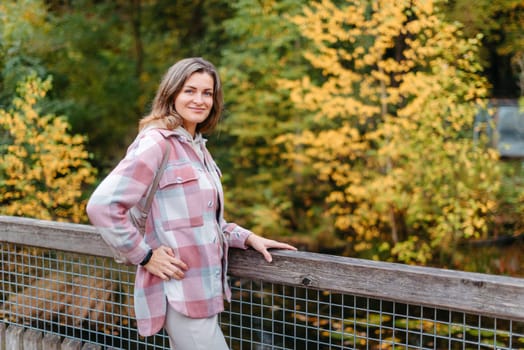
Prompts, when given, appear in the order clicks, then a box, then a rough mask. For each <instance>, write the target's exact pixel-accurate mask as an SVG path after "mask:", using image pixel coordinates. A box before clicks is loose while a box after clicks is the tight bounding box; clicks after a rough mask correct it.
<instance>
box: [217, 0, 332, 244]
mask: <svg viewBox="0 0 524 350" xmlns="http://www.w3.org/2000/svg"><path fill="white" fill-rule="evenodd" d="M305 3H306V2H297V1H294V0H290V1H274V0H265V1H254V0H241V1H236V2H234V3H232V4H231V6H232V8H233V10H234V16H232V17H231V18H230V19H228V20H226V21H225V22H224V30H225V35H226V36H227V37H228V42H229V43H230V44H229V45H225V46H224V48H223V49H222V55H223V58H222V60H221V62H220V64H219V67H220V70H221V75H222V78H223V84H224V90H225V96H226V105H227V108H226V115H225V119H224V122H223V124H222V125H221V126H220V131H219V132H218V133H217V136H216V137H212V141H213V142H211V144H212V145H216V146H213V147H214V153H215V154H217V156H218V157H217V158H218V161H219V163H220V165H221V166H222V167H223V169H224V170H225V179H224V180H225V181H224V182H225V186H226V187H227V188H228V189H227V191H226V194H227V196H228V206H227V208H235V210H233V211H231V213H230V214H231V217H232V218H234V219H235V220H236V221H238V222H243V223H244V225H246V226H249V227H250V228H252V229H253V230H254V231H256V232H259V233H262V234H264V235H269V236H273V237H275V236H286V235H288V236H289V235H292V234H293V235H295V237H300V236H301V237H302V238H303V239H304V238H306V237H307V240H309V241H310V242H314V241H315V237H316V233H317V232H318V228H319V227H320V226H321V225H319V223H318V222H316V221H313V220H307V219H306V218H310V219H311V218H315V216H314V215H312V213H313V212H315V211H322V208H318V207H314V206H312V204H313V203H321V202H320V201H319V200H318V198H316V196H318V193H319V191H318V189H317V188H314V187H312V186H311V182H308V181H306V178H305V174H298V173H295V174H292V173H291V172H290V168H289V166H288V164H287V163H286V162H285V161H283V159H282V158H281V153H282V151H283V148H282V147H281V146H280V145H279V144H277V143H276V142H275V141H276V139H277V137H278V136H279V135H281V134H282V133H285V132H289V131H292V130H295V127H296V126H295V124H297V123H298V124H303V123H304V119H305V118H304V116H303V115H302V114H299V113H296V110H295V109H294V108H293V107H292V105H291V103H290V100H289V94H288V91H286V90H284V89H280V86H279V84H278V81H279V79H296V78H298V77H301V76H303V75H304V74H307V68H308V66H307V65H306V62H305V60H304V59H303V58H302V55H301V50H302V48H303V45H304V40H303V39H301V38H300V35H299V33H298V30H297V27H296V26H295V25H294V24H293V23H291V22H290V21H289V17H288V16H291V15H293V14H297V13H298V12H299V11H300V9H301V7H302V5H303V4H305ZM293 175H297V176H296V177H294V176H293ZM247 188H249V189H250V190H248V191H247V190H246V189H247ZM321 206H323V205H321ZM316 218H318V216H317V217H316ZM308 236H309V237H308ZM310 247H311V246H310Z"/></svg>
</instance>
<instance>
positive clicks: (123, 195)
mask: <svg viewBox="0 0 524 350" xmlns="http://www.w3.org/2000/svg"><path fill="white" fill-rule="evenodd" d="M160 141H163V136H162V135H161V134H160V133H157V132H154V131H147V132H145V133H144V134H143V135H140V134H139V136H138V137H137V139H136V140H135V141H134V142H133V143H132V144H131V145H130V146H129V148H128V150H127V153H126V155H125V157H124V158H123V159H122V160H121V161H120V162H119V163H118V165H117V166H116V167H115V168H114V169H113V170H112V171H111V172H110V173H109V174H108V175H107V177H106V178H104V179H103V180H102V182H101V183H100V184H99V185H98V187H97V188H96V189H95V191H94V192H93V194H92V195H91V197H90V199H89V201H88V203H87V208H86V210H87V215H88V217H89V220H90V221H91V223H92V224H93V225H94V226H95V227H96V228H97V229H98V231H99V232H100V235H101V236H102V238H103V239H104V241H106V243H107V244H109V245H110V246H111V247H113V249H115V250H117V251H118V252H119V253H120V254H122V255H123V256H125V257H126V258H127V260H128V261H129V262H131V263H132V264H139V263H140V262H141V261H142V260H143V259H144V257H145V256H146V255H147V253H148V252H149V250H150V247H149V245H148V244H147V243H146V241H145V240H144V237H143V236H142V235H141V234H140V232H139V231H138V230H137V228H136V227H135V226H133V224H132V223H131V220H130V217H129V215H128V211H129V209H130V208H132V207H133V206H135V205H136V204H137V203H138V202H139V201H140V200H141V199H142V198H143V197H144V195H145V193H146V191H147V189H148V187H149V185H150V184H151V182H152V181H153V177H154V174H155V172H156V169H158V168H159V166H160V163H161V161H162V152H163V150H162V149H163V148H162V147H161V145H160Z"/></svg>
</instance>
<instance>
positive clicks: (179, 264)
mask: <svg viewBox="0 0 524 350" xmlns="http://www.w3.org/2000/svg"><path fill="white" fill-rule="evenodd" d="M172 263H173V265H175V266H176V267H178V268H179V269H181V270H184V271H187V270H188V269H189V267H188V266H187V264H186V263H185V262H183V261H182V260H180V259H178V258H175V259H174V260H172Z"/></svg>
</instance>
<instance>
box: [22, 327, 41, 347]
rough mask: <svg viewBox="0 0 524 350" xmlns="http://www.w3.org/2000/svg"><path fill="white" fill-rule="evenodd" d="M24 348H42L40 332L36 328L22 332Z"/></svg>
mask: <svg viewBox="0 0 524 350" xmlns="http://www.w3.org/2000/svg"><path fill="white" fill-rule="evenodd" d="M23 337H24V350H42V333H40V332H39V331H37V330H36V329H27V330H26V331H25V332H24V336H23Z"/></svg>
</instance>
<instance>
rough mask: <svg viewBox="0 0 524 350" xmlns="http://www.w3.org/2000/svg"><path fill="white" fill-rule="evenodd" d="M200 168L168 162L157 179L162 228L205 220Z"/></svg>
mask: <svg viewBox="0 0 524 350" xmlns="http://www.w3.org/2000/svg"><path fill="white" fill-rule="evenodd" d="M200 176H201V174H200V172H199V171H197V169H195V168H194V167H193V166H192V165H191V164H190V163H182V164H169V165H168V166H167V167H166V170H165V172H164V175H163V176H162V178H161V179H160V183H159V207H160V208H159V209H160V211H161V215H162V225H163V228H164V230H176V229H180V228H183V227H196V226H202V225H203V224H204V218H203V215H204V204H203V203H204V195H203V192H202V189H201V188H200V184H199V177H200Z"/></svg>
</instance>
